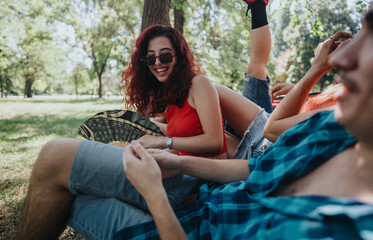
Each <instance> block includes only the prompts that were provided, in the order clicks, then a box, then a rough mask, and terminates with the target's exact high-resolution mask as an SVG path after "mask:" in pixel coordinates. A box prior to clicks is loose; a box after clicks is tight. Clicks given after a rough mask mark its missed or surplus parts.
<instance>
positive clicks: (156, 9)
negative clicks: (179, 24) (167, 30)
mask: <svg viewBox="0 0 373 240" xmlns="http://www.w3.org/2000/svg"><path fill="white" fill-rule="evenodd" d="M170 1H171V0H144V11H143V13H142V21H141V31H143V30H144V29H145V28H147V27H149V26H150V25H153V24H163V25H170V16H169V12H170Z"/></svg>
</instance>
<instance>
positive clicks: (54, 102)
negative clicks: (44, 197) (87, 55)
mask: <svg viewBox="0 0 373 240" xmlns="http://www.w3.org/2000/svg"><path fill="white" fill-rule="evenodd" d="M118 108H123V104H121V99H120V98H111V99H69V98H43V97H39V98H34V99H31V100H29V99H9V100H4V99H2V100H0V240H9V239H13V238H14V236H15V231H16V229H17V224H18V221H19V218H20V215H21V211H22V207H23V202H24V199H25V197H26V193H27V188H28V182H29V178H30V174H31V169H32V166H33V164H34V161H35V159H36V157H37V155H38V153H39V151H40V149H41V147H42V146H43V145H44V144H45V143H47V142H48V141H50V140H52V139H55V138H59V137H69V138H81V137H80V136H79V135H78V134H77V130H78V128H79V126H80V125H81V124H82V123H83V122H84V121H85V120H86V119H88V118H89V117H90V116H92V115H94V114H95V113H97V112H100V111H104V110H109V109H118ZM60 239H83V238H82V237H81V236H80V235H79V234H78V233H76V232H75V231H74V230H73V229H71V228H67V229H66V230H65V232H64V233H63V234H62V235H61V237H60Z"/></svg>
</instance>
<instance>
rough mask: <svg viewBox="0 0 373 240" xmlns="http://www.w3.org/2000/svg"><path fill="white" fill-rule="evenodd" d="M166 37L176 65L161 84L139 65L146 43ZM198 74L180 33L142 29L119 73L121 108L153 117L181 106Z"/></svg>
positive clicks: (162, 27)
mask: <svg viewBox="0 0 373 240" xmlns="http://www.w3.org/2000/svg"><path fill="white" fill-rule="evenodd" d="M156 37H166V38H168V39H169V40H170V42H171V44H172V46H173V48H174V49H175V55H176V60H177V61H176V64H175V66H174V68H173V71H172V73H171V74H170V76H169V78H168V80H167V81H166V82H164V83H161V82H159V81H158V80H157V78H156V77H155V76H154V75H153V74H152V73H151V72H150V70H149V68H148V67H147V66H145V65H144V64H143V63H142V62H141V58H142V57H144V56H145V55H146V54H147V51H148V45H149V41H150V40H152V39H154V38H156ZM199 73H200V68H199V66H198V65H197V64H196V63H195V62H194V56H193V54H192V52H191V51H190V49H189V46H188V44H187V42H186V40H185V38H184V37H183V35H182V34H181V33H179V32H178V31H177V30H175V29H174V28H172V27H170V26H165V25H152V26H150V27H148V28H146V29H145V30H144V31H143V32H142V33H141V34H140V36H139V37H138V38H137V40H136V48H135V51H134V52H133V53H132V56H131V61H130V63H129V65H128V67H127V68H126V69H125V70H124V71H123V73H122V81H121V89H122V90H125V92H126V98H125V106H126V107H127V108H133V107H134V108H136V110H137V112H139V113H140V114H143V115H147V116H154V115H155V114H157V113H162V112H164V111H165V109H166V107H167V105H169V104H175V105H177V106H178V107H182V106H183V104H184V101H185V99H186V98H187V96H188V94H189V89H190V87H191V85H192V79H193V78H194V77H195V76H196V75H198V74H199Z"/></svg>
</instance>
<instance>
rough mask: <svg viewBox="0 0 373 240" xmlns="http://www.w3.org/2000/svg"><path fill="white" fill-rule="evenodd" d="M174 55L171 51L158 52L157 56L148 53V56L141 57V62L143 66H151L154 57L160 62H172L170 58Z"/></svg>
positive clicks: (153, 62)
mask: <svg viewBox="0 0 373 240" xmlns="http://www.w3.org/2000/svg"><path fill="white" fill-rule="evenodd" d="M174 56H176V55H174V54H172V53H169V52H167V53H161V54H159V55H158V56H155V55H148V56H145V57H143V58H141V59H140V60H141V62H142V63H143V64H144V65H145V66H153V65H154V64H155V59H156V58H159V61H160V62H161V63H162V64H165V63H170V62H172V58H173V57H174Z"/></svg>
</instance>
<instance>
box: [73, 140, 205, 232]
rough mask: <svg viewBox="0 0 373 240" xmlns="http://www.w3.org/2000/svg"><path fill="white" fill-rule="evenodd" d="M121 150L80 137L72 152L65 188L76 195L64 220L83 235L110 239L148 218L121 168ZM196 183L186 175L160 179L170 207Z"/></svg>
mask: <svg viewBox="0 0 373 240" xmlns="http://www.w3.org/2000/svg"><path fill="white" fill-rule="evenodd" d="M124 150H125V149H124V148H119V147H115V146H111V145H107V144H103V143H100V142H93V141H87V140H84V141H82V142H81V143H80V145H79V148H78V150H77V152H76V154H75V159H74V162H73V165H72V168H71V173H70V179H69V191H70V192H71V193H72V194H74V195H76V197H75V200H74V202H73V205H72V208H71V213H70V217H69V220H68V224H69V225H70V226H71V227H73V228H74V229H76V230H77V231H78V232H80V233H81V234H82V235H83V236H84V237H85V238H86V239H111V238H113V236H114V235H115V233H116V232H118V231H120V230H121V229H123V228H126V227H129V226H131V225H135V224H138V223H143V222H148V221H150V220H152V217H151V215H150V214H149V212H148V209H147V206H146V202H145V200H144V199H143V198H142V196H141V195H140V194H139V193H138V192H137V190H136V189H135V188H134V187H133V186H132V184H131V183H130V182H129V181H128V180H127V178H126V174H125V173H124V171H123V162H122V154H123V152H124ZM144 174H146V173H144ZM200 183H201V182H200V180H198V179H196V178H193V177H190V176H187V175H177V176H175V177H172V178H168V179H164V180H163V186H164V187H165V189H166V192H167V194H168V198H169V201H170V203H171V206H172V207H173V208H178V207H180V206H181V204H182V201H183V199H184V198H185V197H186V196H187V195H188V194H189V193H190V192H191V191H192V190H193V189H194V188H196V187H198V186H199V184H200Z"/></svg>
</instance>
